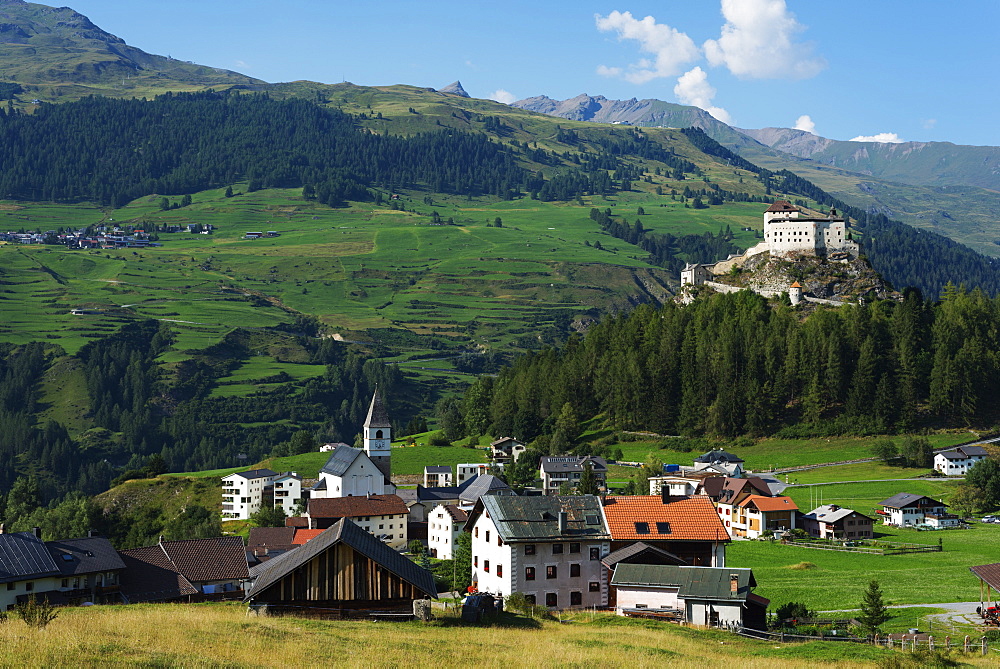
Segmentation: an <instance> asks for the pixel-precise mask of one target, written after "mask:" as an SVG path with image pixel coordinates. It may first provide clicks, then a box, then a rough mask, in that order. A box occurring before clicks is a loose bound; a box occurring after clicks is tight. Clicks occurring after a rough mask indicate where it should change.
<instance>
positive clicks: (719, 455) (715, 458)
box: [694, 450, 744, 464]
mask: <svg viewBox="0 0 1000 669" xmlns="http://www.w3.org/2000/svg"><path fill="white" fill-rule="evenodd" d="M694 461H695V462H709V463H714V462H729V463H734V464H735V463H738V462H744V460H743V458H741V457H740V456H738V455H735V454H733V453H729V452H727V451H722V450H717V451H709V452H708V453H705V454H704V455H699V456H698V457H696V458H695V459H694Z"/></svg>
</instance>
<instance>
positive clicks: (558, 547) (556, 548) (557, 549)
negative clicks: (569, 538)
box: [552, 544, 563, 555]
mask: <svg viewBox="0 0 1000 669" xmlns="http://www.w3.org/2000/svg"><path fill="white" fill-rule="evenodd" d="M562 552H563V545H562V544H552V554H553V555H562Z"/></svg>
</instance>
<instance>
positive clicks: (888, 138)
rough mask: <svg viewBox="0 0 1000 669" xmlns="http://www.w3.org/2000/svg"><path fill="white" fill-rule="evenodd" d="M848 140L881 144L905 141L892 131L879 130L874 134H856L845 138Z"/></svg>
mask: <svg viewBox="0 0 1000 669" xmlns="http://www.w3.org/2000/svg"><path fill="white" fill-rule="evenodd" d="M847 141H849V142H881V143H883V144H899V143H900V142H905V141H906V140H905V139H901V138H900V137H899V135H897V134H896V133H894V132H880V133H878V134H876V135H858V136H857V137H854V138H853V139H849V140H847Z"/></svg>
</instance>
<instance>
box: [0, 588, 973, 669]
mask: <svg viewBox="0 0 1000 669" xmlns="http://www.w3.org/2000/svg"><path fill="white" fill-rule="evenodd" d="M436 615H438V618H437V619H436V620H434V621H432V622H430V623H418V622H409V623H372V622H366V621H320V620H308V619H301V618H291V617H281V618H278V617H271V618H256V617H254V618H248V617H246V615H245V608H244V607H243V606H242V605H240V604H194V605H185V604H152V605H132V606H97V607H90V608H75V609H62V610H60V612H59V617H58V618H56V620H55V621H53V622H52V623H51V624H50V625H49V626H48V627H47V628H46V629H44V630H37V631H36V630H29V629H27V628H26V627H25V626H24V625H23V624H22V623H21V622H20V621H19V620H11V621H9V622H8V623H6V624H2V625H0V645H2V647H3V649H4V651H3V658H2V660H0V664H3V665H5V666H68V665H79V666H111V665H114V666H227V667H231V666H259V667H284V666H289V665H299V666H304V665H311V666H322V665H334V666H349V667H397V666H404V665H405V666H440V667H451V666H485V667H502V666H509V664H510V663H511V661H512V660H515V661H516V662H517V663H518V664H519V665H520V666H526V667H549V666H565V667H584V666H601V667H630V668H631V667H654V666H664V664H669V665H670V666H676V667H704V666H706V664H712V665H716V666H733V667H773V666H774V665H775V664H776V663H778V664H780V665H781V666H783V667H813V666H816V665H817V664H823V665H824V666H831V667H834V666H836V667H858V666H872V665H874V664H875V663H877V662H880V661H885V660H886V659H888V658H895V657H897V656H900V655H901V654H900V651H892V650H888V649H885V648H874V647H872V646H866V645H861V644H847V643H837V642H830V641H814V642H807V643H801V644H790V643H789V644H778V643H774V642H763V641H754V640H749V639H744V638H741V637H737V636H734V635H732V634H728V633H725V632H719V631H714V630H695V629H690V628H681V627H677V626H674V625H670V624H665V623H657V622H652V621H638V620H625V619H622V618H618V617H616V616H611V615H606V614H598V615H596V616H591V615H589V614H575V615H571V616H568V617H565V618H564V621H563V622H562V623H559V622H556V621H535V620H530V619H525V618H521V617H515V616H511V615H509V614H508V615H505V616H504V617H503V618H501V620H500V621H499V622H498V623H496V624H493V625H469V624H465V623H462V622H461V621H460V620H458V619H456V618H454V617H452V616H450V615H448V614H444V615H442V614H441V612H436ZM900 659H903V657H900ZM962 659H963V661H967V662H969V663H971V664H972V665H974V666H985V665H986V664H987V662H986V661H984V660H983V659H981V658H978V657H976V656H969V657H968V658H962ZM989 659H990V658H987V660H989ZM903 666H910V665H908V664H907V665H903Z"/></svg>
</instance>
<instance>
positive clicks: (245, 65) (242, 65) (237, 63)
mask: <svg viewBox="0 0 1000 669" xmlns="http://www.w3.org/2000/svg"><path fill="white" fill-rule="evenodd" d="M236 67H250V66H249V65H248V64H247V63H246V61H242V60H238V61H236Z"/></svg>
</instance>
